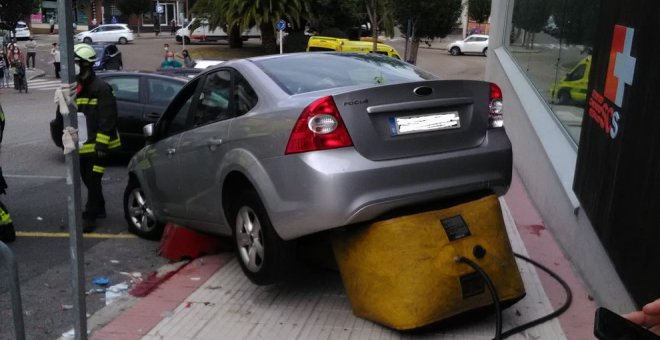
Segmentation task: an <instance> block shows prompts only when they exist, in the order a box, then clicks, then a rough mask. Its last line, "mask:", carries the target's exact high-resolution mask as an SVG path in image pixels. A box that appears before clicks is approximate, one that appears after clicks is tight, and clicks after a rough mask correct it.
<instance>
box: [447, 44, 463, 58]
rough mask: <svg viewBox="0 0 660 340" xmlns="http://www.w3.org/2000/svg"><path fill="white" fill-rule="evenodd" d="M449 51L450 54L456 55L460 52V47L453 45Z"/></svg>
mask: <svg viewBox="0 0 660 340" xmlns="http://www.w3.org/2000/svg"><path fill="white" fill-rule="evenodd" d="M449 53H451V55H453V56H457V55H459V54H461V49H460V48H458V47H456V46H454V47H452V48H451V49H450V50H449Z"/></svg>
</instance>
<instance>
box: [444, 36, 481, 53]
mask: <svg viewBox="0 0 660 340" xmlns="http://www.w3.org/2000/svg"><path fill="white" fill-rule="evenodd" d="M447 50H448V51H449V53H451V55H459V54H463V53H479V54H483V55H487V54H488V36H487V35H483V34H473V35H471V36H469V37H467V38H465V39H463V40H456V41H454V42H452V43H450V44H449V45H447Z"/></svg>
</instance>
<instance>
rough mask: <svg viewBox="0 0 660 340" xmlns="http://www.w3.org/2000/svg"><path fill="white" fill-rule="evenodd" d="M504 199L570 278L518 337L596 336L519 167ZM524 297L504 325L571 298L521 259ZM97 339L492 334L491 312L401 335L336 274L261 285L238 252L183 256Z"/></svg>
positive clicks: (129, 301) (526, 240)
mask: <svg viewBox="0 0 660 340" xmlns="http://www.w3.org/2000/svg"><path fill="white" fill-rule="evenodd" d="M514 177H515V179H514V182H513V184H512V187H511V190H510V191H509V193H508V194H507V195H506V196H505V197H504V198H503V199H501V203H502V209H503V213H504V217H505V222H506V226H507V231H508V233H509V237H510V240H511V243H512V247H513V249H514V251H515V252H517V253H521V254H523V255H528V256H529V257H531V258H533V259H535V260H537V261H538V262H541V263H542V264H544V265H546V266H547V267H549V268H551V269H552V270H553V271H555V272H557V273H558V274H559V275H560V276H561V277H563V278H564V280H566V281H567V282H568V284H569V285H570V286H571V288H572V291H573V297H574V298H573V299H574V300H573V301H574V302H573V305H572V306H571V308H570V309H569V310H568V311H567V312H566V313H564V314H563V315H562V316H561V317H560V318H559V319H554V320H551V321H549V322H546V323H543V324H541V325H539V326H536V327H533V328H531V329H529V330H527V331H525V332H523V333H520V334H517V335H514V336H512V337H511V338H513V339H551V340H556V339H589V338H593V336H592V335H591V330H592V327H593V311H594V310H595V306H594V303H593V302H591V301H590V300H589V299H588V294H587V292H586V291H585V289H584V288H583V287H582V284H581V282H580V281H579V280H578V279H577V277H576V275H575V274H574V273H573V271H572V269H571V266H570V263H568V261H566V259H565V258H564V256H563V255H562V253H561V252H560V250H559V248H558V247H557V245H556V243H555V242H554V240H553V239H552V237H551V236H550V235H549V233H548V232H547V231H545V229H544V227H543V224H542V221H540V218H539V217H538V214H536V213H535V210H534V208H533V206H532V205H531V204H530V203H529V200H528V198H527V197H526V193H525V192H524V188H522V186H521V184H520V181H519V180H518V179H517V175H516V176H514ZM518 266H519V268H520V271H521V274H522V276H523V281H524V284H525V288H526V292H527V295H526V297H525V298H524V299H522V300H521V301H519V302H518V303H516V304H515V305H513V306H512V307H510V308H508V309H506V310H505V312H504V314H503V316H504V325H503V329H504V330H508V329H511V328H512V327H514V326H516V325H519V324H522V323H525V322H527V321H530V320H533V319H536V318H538V317H541V316H543V315H546V314H548V313H550V312H551V311H552V310H554V309H556V308H558V306H559V305H561V303H562V302H563V301H564V299H565V296H564V293H563V291H561V288H560V287H559V285H558V284H556V283H555V282H553V281H552V279H550V278H549V277H547V275H545V274H543V275H538V273H537V270H536V269H535V268H534V267H533V266H532V265H530V264H528V263H526V262H521V261H518ZM89 324H90V326H89V327H88V328H89V329H90V330H91V331H92V335H91V339H121V340H130V339H146V340H151V339H154V340H155V339H218V338H226V339H254V338H261V339H317V338H324V339H404V338H405V339H410V338H429V339H430V338H434V339H436V338H450V339H491V338H492V337H493V334H494V329H495V322H494V317H492V316H491V317H487V318H484V319H480V320H473V321H471V322H469V323H464V324H458V325H454V326H451V327H447V328H443V329H440V330H435V331H430V332H423V333H401V332H397V331H393V330H390V329H388V328H385V327H382V326H380V325H378V324H375V323H372V322H370V321H367V320H364V319H360V318H356V317H355V316H353V314H352V312H351V306H350V303H349V301H348V298H347V296H346V294H345V292H344V289H343V287H342V283H341V279H340V277H339V274H338V273H337V272H334V271H329V270H324V269H322V268H319V267H310V268H305V270H304V272H303V271H301V273H300V276H299V277H296V279H295V280H293V283H292V282H289V283H282V284H278V285H271V286H256V285H254V284H252V283H251V282H249V280H248V279H247V278H246V277H245V276H244V275H243V273H242V271H241V269H240V266H239V265H238V263H237V262H236V261H235V260H234V258H233V254H229V253H223V254H218V255H213V256H207V257H204V258H199V259H196V260H194V261H192V262H190V263H188V264H186V265H185V266H184V267H183V268H182V269H181V270H180V271H178V272H177V273H176V274H175V275H174V276H172V277H171V278H170V279H169V280H167V281H165V282H164V283H163V284H161V285H160V286H159V287H157V288H156V289H155V290H154V291H153V292H151V294H149V295H148V296H146V297H144V298H142V299H136V298H129V297H127V298H126V299H124V301H123V302H122V303H121V304H120V305H118V306H114V307H113V306H112V305H111V306H110V307H106V309H104V310H101V311H100V312H98V313H97V314H95V315H94V316H92V318H91V319H90V321H89Z"/></svg>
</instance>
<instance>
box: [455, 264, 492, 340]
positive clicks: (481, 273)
mask: <svg viewBox="0 0 660 340" xmlns="http://www.w3.org/2000/svg"><path fill="white" fill-rule="evenodd" d="M456 262H462V263H465V264H467V265H469V266H470V267H472V269H474V270H475V271H476V272H477V273H479V275H481V277H482V278H483V279H484V282H486V286H487V287H488V291H489V292H490V296H491V298H493V304H494V305H495V340H500V339H503V338H502V307H501V306H500V297H499V295H497V288H495V285H494V284H493V281H491V279H490V277H488V274H486V272H485V271H484V270H483V269H481V267H479V265H478V264H476V263H475V262H474V261H472V260H470V259H468V258H467V257H463V256H458V257H457V258H456Z"/></svg>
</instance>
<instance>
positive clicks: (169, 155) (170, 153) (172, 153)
mask: <svg viewBox="0 0 660 340" xmlns="http://www.w3.org/2000/svg"><path fill="white" fill-rule="evenodd" d="M175 153H176V149H174V148H169V149H167V157H172V156H174V154H175Z"/></svg>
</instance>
